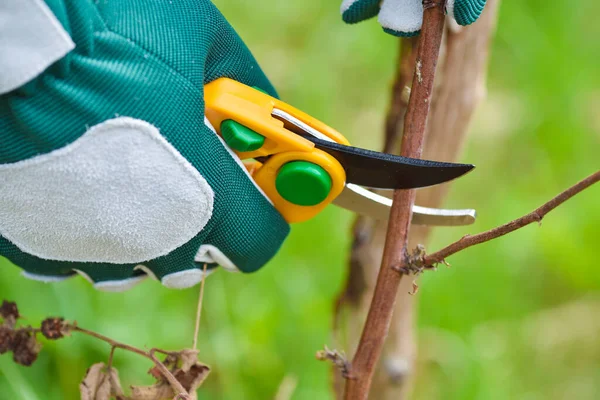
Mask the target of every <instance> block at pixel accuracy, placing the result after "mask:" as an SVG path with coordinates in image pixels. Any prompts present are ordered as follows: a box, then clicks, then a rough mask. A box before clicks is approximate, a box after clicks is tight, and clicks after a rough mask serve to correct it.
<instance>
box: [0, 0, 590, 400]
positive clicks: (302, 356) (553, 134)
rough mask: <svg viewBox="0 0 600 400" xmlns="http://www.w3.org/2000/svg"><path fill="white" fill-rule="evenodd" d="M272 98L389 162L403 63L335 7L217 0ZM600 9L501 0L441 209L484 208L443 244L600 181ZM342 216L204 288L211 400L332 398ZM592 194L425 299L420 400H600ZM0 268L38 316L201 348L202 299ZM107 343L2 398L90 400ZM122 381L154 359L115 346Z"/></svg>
mask: <svg viewBox="0 0 600 400" xmlns="http://www.w3.org/2000/svg"><path fill="white" fill-rule="evenodd" d="M216 4H217V5H218V6H219V8H220V9H221V10H222V12H223V13H224V14H225V16H226V17H227V18H228V19H229V20H230V22H231V23H232V25H233V26H234V27H235V28H236V29H237V30H238V32H239V33H240V35H241V36H242V37H243V38H244V39H245V41H246V42H247V44H248V46H249V47H250V48H251V49H252V50H253V52H254V54H255V55H256V57H257V58H258V60H259V61H260V63H261V64H262V66H263V68H264V69H265V70H266V72H267V74H268V75H269V76H270V77H271V79H272V80H273V82H274V83H275V85H276V87H277V88H278V89H279V92H280V95H281V96H282V97H283V99H285V100H286V101H288V102H290V103H292V104H294V105H295V106H297V107H298V108H300V109H303V110H305V111H307V112H308V113H310V114H312V115H314V116H316V117H317V118H320V119H322V120H323V121H326V122H327V123H329V124H330V125H332V126H334V127H336V128H337V129H338V130H340V131H341V132H343V133H344V134H346V135H347V136H348V137H349V138H350V139H351V140H352V141H353V143H354V144H357V145H360V146H364V147H368V148H374V149H377V148H379V147H380V144H381V134H380V133H381V131H382V126H383V118H384V115H385V111H386V109H387V102H388V96H389V89H390V85H391V81H392V75H393V68H394V64H395V61H396V50H397V49H396V47H397V46H396V39H395V38H393V37H390V36H387V35H385V34H384V33H383V32H382V31H381V28H380V27H379V25H378V24H377V23H375V22H374V21H371V22H367V23H362V24H359V25H356V26H346V25H344V24H343V23H342V22H341V19H340V17H339V14H338V4H337V3H336V2H335V1H327V2H324V1H321V0H303V1H277V0H261V1H258V0H256V1H246V0H218V1H216ZM598 15H600V3H599V2H597V1H595V0H579V1H577V2H565V1H559V0H529V1H526V2H524V1H505V2H503V3H502V4H501V8H500V18H499V23H498V31H497V34H496V37H495V39H494V42H493V44H492V53H491V62H490V68H489V82H488V89H489V92H488V96H487V99H486V100H485V102H484V103H483V104H482V105H481V106H480V108H479V109H478V111H477V113H476V117H475V120H474V122H473V124H472V125H471V130H472V132H471V135H470V139H469V143H468V146H467V150H466V153H465V154H464V157H463V160H464V161H468V162H472V163H474V164H476V165H477V169H476V171H475V172H473V173H471V174H469V175H468V176H467V177H465V178H464V179H460V180H458V181H457V182H456V183H455V184H454V186H453V189H452V193H451V196H450V198H449V200H448V202H447V204H446V205H447V206H448V207H459V208H464V207H473V208H476V209H477V210H478V212H479V218H478V220H477V223H476V224H475V225H474V226H471V227H468V228H452V229H439V230H437V231H436V233H435V235H434V240H433V243H432V244H431V245H430V248H431V249H435V248H437V247H439V246H442V245H443V244H446V243H449V242H450V241H453V240H455V239H457V238H459V237H460V236H462V235H463V234H466V233H474V232H478V231H481V230H485V229H488V228H490V227H493V226H496V225H499V224H501V223H504V222H506V221H508V220H510V219H513V218H515V217H518V216H520V215H522V214H524V213H526V212H529V211H530V210H532V209H533V208H534V207H536V206H538V205H540V204H541V203H543V202H544V201H546V200H547V199H549V198H551V197H552V196H554V195H555V194H556V193H558V192H559V191H561V190H563V189H564V188H566V187H568V186H570V185H571V184H573V183H575V182H576V181H578V180H579V179H581V178H583V177H585V176H586V175H588V174H590V173H591V172H593V171H594V170H597V169H598V168H599V167H600V155H599V154H600V153H599V150H600V40H599V38H600V24H598ZM352 219H353V217H352V215H351V214H350V213H349V212H346V211H343V210H340V209H337V208H335V207H333V206H332V207H329V208H328V209H327V210H326V211H325V212H324V213H322V214H321V215H319V216H318V217H317V218H315V219H314V220H312V221H309V222H306V223H302V224H298V225H295V226H294V228H293V230H292V233H291V236H290V238H289V239H288V241H287V242H286V243H285V245H284V247H283V249H282V251H281V252H280V253H279V255H278V256H277V257H275V259H273V260H272V261H271V262H270V264H269V265H268V266H267V267H266V268H264V269H262V270H261V271H260V272H258V273H256V274H253V275H249V276H242V275H236V274H230V273H226V272H225V271H219V272H218V273H215V274H214V275H212V276H211V277H210V278H209V279H208V281H207V284H206V294H205V302H204V312H203V319H202V326H201V337H200V351H201V353H200V357H201V358H202V360H204V361H205V362H207V363H208V364H210V365H211V366H212V367H213V372H212V374H211V376H210V378H209V379H208V381H207V382H206V384H205V385H204V387H203V389H202V390H201V392H200V398H203V399H272V398H274V396H275V394H276V392H277V390H278V388H279V387H280V385H281V383H282V382H283V381H284V380H285V381H286V385H291V386H294V384H295V386H296V387H295V390H294V391H293V396H292V399H294V400H301V399H309V400H314V399H328V398H332V396H331V393H330V389H329V383H330V382H329V380H330V376H329V366H328V365H327V364H325V363H320V362H318V361H316V360H315V357H314V355H315V351H316V350H318V349H321V348H322V347H323V345H324V344H328V343H329V344H331V343H332V338H331V334H330V331H331V323H332V321H331V316H332V309H333V302H334V299H335V296H336V294H337V293H338V291H339V290H340V289H341V287H342V285H343V283H344V279H345V277H346V273H347V265H346V261H347V254H348V247H349V244H350V242H349V239H350V237H349V232H350V225H351V222H352ZM599 248H600V187H595V188H592V189H591V190H588V191H587V192H585V193H583V194H581V195H580V196H578V197H576V198H574V199H572V200H571V201H569V202H568V203H566V204H565V205H564V206H562V207H561V208H560V209H558V210H556V211H555V212H553V213H552V214H550V215H549V216H548V217H547V218H546V219H545V220H544V223H543V225H542V226H541V227H539V226H535V225H532V226H529V227H527V228H525V229H522V230H520V231H518V232H516V233H514V234H512V235H510V236H507V237H504V238H502V239H499V240H496V241H494V242H491V243H487V244H485V245H482V246H479V247H475V248H472V249H470V250H467V251H465V252H463V253H461V254H459V255H456V256H453V257H452V258H451V260H450V261H451V263H452V268H450V269H448V268H440V269H439V270H438V271H437V272H435V273H427V274H426V275H425V276H424V277H423V278H422V280H421V290H420V291H419V293H418V295H417V296H418V304H419V306H418V307H419V321H418V337H419V348H420V358H419V362H418V369H417V370H418V379H417V382H416V390H415V394H414V396H413V397H414V398H415V399H435V398H444V399H508V398H510V399H523V400H525V399H526V400H534V399H565V398H569V399H572V398H574V399H596V398H598V397H599V396H600V268H599V267H600V265H599V261H598V260H599ZM19 273H20V271H19V270H18V269H17V268H15V267H14V266H12V265H10V264H9V263H8V262H7V261H5V260H0V297H1V298H6V299H11V300H14V301H17V302H18V304H19V306H20V308H21V311H22V313H23V314H25V315H26V316H27V318H28V322H31V323H37V322H38V321H40V320H41V319H42V318H44V317H45V316H49V315H61V316H64V317H65V318H67V319H76V320H77V321H78V322H79V324H80V325H81V326H83V327H87V328H90V329H93V330H96V331H99V332H102V333H104V334H106V335H108V336H110V337H113V338H115V339H119V340H121V341H124V342H127V343H131V344H134V345H137V346H142V347H143V346H146V347H162V348H176V349H178V348H182V347H184V346H189V345H190V344H191V340H192V331H193V316H194V313H195V305H196V299H197V295H198V291H197V289H191V290H186V291H169V290H167V289H165V288H163V287H161V286H160V284H158V283H157V282H153V281H146V282H145V283H143V284H141V285H139V286H138V287H136V288H135V289H133V290H131V291H130V292H127V293H125V294H111V293H101V292H95V291H93V290H92V289H91V287H90V285H89V284H88V283H87V282H85V281H83V280H82V279H72V280H70V281H67V282H64V283H61V284H55V285H45V284H41V283H36V282H32V281H28V280H25V279H22V278H21V277H20V276H19ZM107 356H108V346H107V345H105V344H104V343H101V342H98V341H96V340H93V339H91V338H87V337H82V336H80V335H75V336H73V337H72V338H70V339H66V340H62V341H58V342H53V343H47V344H46V345H45V347H44V350H43V351H42V353H41V354H40V358H39V360H38V361H37V362H36V363H35V364H34V366H32V367H30V368H25V367H21V366H17V365H15V364H13V362H12V360H11V359H10V357H8V356H2V357H0V397H1V398H3V399H24V400H37V399H43V400H54V399H75V398H77V397H78V383H79V381H80V379H81V378H82V377H83V375H84V374H85V371H86V369H87V367H88V366H90V365H91V364H92V363H95V362H99V361H105V360H106V359H107ZM115 362H116V366H117V367H118V368H119V370H120V371H121V376H122V380H123V382H125V383H126V384H128V383H150V382H151V379H150V378H149V377H148V376H147V375H146V374H145V373H146V371H147V369H148V368H149V367H150V365H149V364H148V363H147V362H146V361H145V360H144V359H140V358H139V357H137V356H135V355H129V354H125V353H123V352H120V351H119V352H117V354H116V361H115Z"/></svg>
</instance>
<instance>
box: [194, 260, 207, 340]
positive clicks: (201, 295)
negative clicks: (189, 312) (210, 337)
mask: <svg viewBox="0 0 600 400" xmlns="http://www.w3.org/2000/svg"><path fill="white" fill-rule="evenodd" d="M202 270H203V276H202V282H200V296H199V297H198V307H197V308H196V325H195V328H194V342H193V346H192V348H193V349H194V350H196V349H197V348H198V333H199V332H200V317H201V316H202V299H203V298H204V281H205V280H206V263H204V268H202Z"/></svg>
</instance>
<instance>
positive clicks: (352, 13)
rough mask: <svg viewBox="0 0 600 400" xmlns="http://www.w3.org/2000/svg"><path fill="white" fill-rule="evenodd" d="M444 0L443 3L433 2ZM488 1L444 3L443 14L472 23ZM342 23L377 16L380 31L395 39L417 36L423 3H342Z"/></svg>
mask: <svg viewBox="0 0 600 400" xmlns="http://www.w3.org/2000/svg"><path fill="white" fill-rule="evenodd" d="M434 1H443V0H434ZM486 1H487V0H447V3H446V12H447V13H448V15H450V16H451V17H452V18H454V19H455V20H456V22H458V24H459V25H469V24H472V23H473V22H475V21H476V20H477V19H478V18H479V16H480V15H481V13H482V12H483V7H484V6H485V3H486ZM341 13H342V18H343V19H344V22H346V23H349V24H355V23H357V22H360V21H364V20H366V19H369V18H372V17H374V16H376V15H378V14H379V17H378V20H379V23H380V24H381V26H382V27H383V30H384V31H385V32H387V33H390V34H392V35H394V36H402V37H410V36H416V35H418V34H419V32H420V31H421V25H422V23H423V0H383V1H382V0H343V2H342V6H341Z"/></svg>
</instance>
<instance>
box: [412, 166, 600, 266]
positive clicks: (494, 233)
mask: <svg viewBox="0 0 600 400" xmlns="http://www.w3.org/2000/svg"><path fill="white" fill-rule="evenodd" d="M598 181H600V171H598V172H595V173H593V174H592V175H590V176H588V177H587V178H585V179H583V180H582V181H580V182H578V183H576V184H575V185H573V186H571V187H570V188H568V189H567V190H565V191H564V192H562V193H560V194H559V195H558V196H556V197H554V198H553V199H552V200H550V201H548V202H547V203H545V204H543V205H542V206H541V207H538V208H536V209H535V210H533V211H532V212H530V213H529V214H527V215H524V216H522V217H521V218H517V219H515V220H513V221H511V222H509V223H507V224H504V225H501V226H499V227H497V228H494V229H490V230H489V231H485V232H481V233H478V234H476V235H466V236H463V237H462V238H461V239H460V240H458V241H456V242H454V243H452V244H450V245H448V246H446V247H444V248H443V249H441V250H439V251H436V252H435V253H431V254H427V255H425V256H424V257H423V258H422V261H421V262H422V264H421V265H422V268H427V269H430V268H432V267H433V266H434V265H435V264H438V263H441V262H444V260H445V259H446V257H449V256H451V255H452V254H455V253H458V252H459V251H461V250H464V249H466V248H468V247H471V246H475V245H477V244H481V243H485V242H488V241H490V240H493V239H496V238H499V237H500V236H504V235H506V234H508V233H511V232H514V231H516V230H517V229H520V228H523V227H524V226H527V225H529V224H531V223H533V222H541V221H542V219H543V218H544V217H545V216H546V214H548V213H549V212H550V211H552V210H554V209H555V208H556V207H558V206H560V205H561V204H563V203H564V202H565V201H567V200H569V199H570V198H571V197H573V196H575V195H576V194H578V193H580V192H582V191H583V190H585V189H587V188H588V187H590V186H592V185H593V184H595V183H597V182H598Z"/></svg>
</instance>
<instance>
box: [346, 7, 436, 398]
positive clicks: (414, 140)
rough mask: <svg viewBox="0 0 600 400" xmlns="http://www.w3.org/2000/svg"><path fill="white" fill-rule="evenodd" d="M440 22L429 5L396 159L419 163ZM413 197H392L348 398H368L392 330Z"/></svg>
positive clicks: (400, 192)
mask: <svg viewBox="0 0 600 400" xmlns="http://www.w3.org/2000/svg"><path fill="white" fill-rule="evenodd" d="M444 21H445V16H444V12H443V7H442V6H441V5H433V6H431V7H429V8H426V9H425V11H424V15H423V28H422V31H421V36H420V37H419V42H418V50H417V62H416V67H415V75H414V78H413V85H412V90H411V96H410V100H409V104H408V109H407V112H406V116H405V120H404V135H403V138H402V146H401V151H400V154H401V155H402V156H405V157H413V158H419V157H420V156H421V153H422V149H423V138H424V136H425V129H426V125H427V116H428V114H429V108H430V105H431V95H432V92H433V82H434V77H435V69H436V65H437V59H438V56H439V50H440V45H441V42H442V33H443V30H444ZM415 195H416V192H415V190H397V191H395V192H394V198H393V200H394V202H393V205H392V210H391V213H390V222H389V225H388V230H387V236H386V244H385V249H384V253H383V260H382V264H381V268H380V270H379V275H378V278H377V284H376V287H375V293H374V296H373V300H372V302H371V307H370V309H369V313H368V316H367V321H366V323H365V327H364V329H363V333H362V336H361V340H360V342H359V345H358V349H357V351H356V354H355V356H354V359H353V360H352V366H351V370H350V376H349V379H348V380H347V381H346V393H345V398H346V399H366V398H367V396H368V394H369V390H370V387H371V382H372V379H373V375H374V373H375V366H376V364H377V361H378V360H379V357H380V355H381V351H382V349H383V344H384V341H385V338H386V336H387V333H388V330H389V327H390V322H391V319H392V313H393V310H394V305H395V302H396V294H397V292H398V287H399V285H400V281H401V279H402V275H400V274H398V273H397V272H396V271H394V270H393V269H392V266H394V265H399V264H402V263H403V260H404V258H405V256H406V253H407V249H406V247H407V243H408V232H409V225H410V220H411V218H412V206H413V204H414V201H415Z"/></svg>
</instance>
